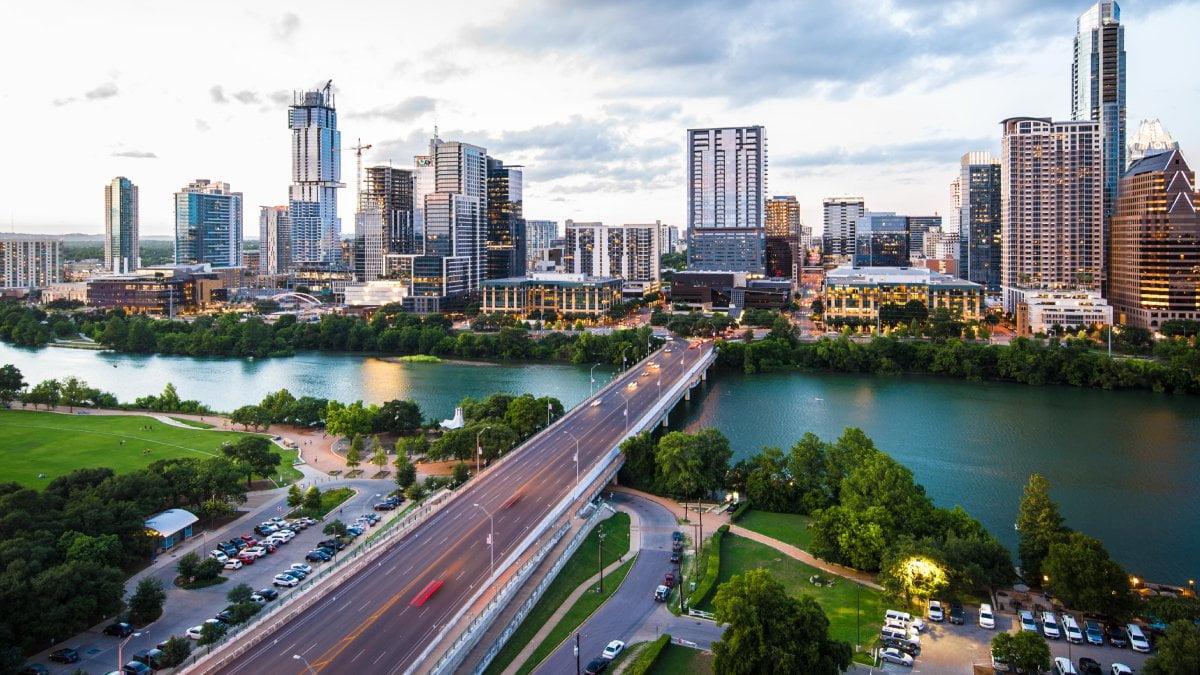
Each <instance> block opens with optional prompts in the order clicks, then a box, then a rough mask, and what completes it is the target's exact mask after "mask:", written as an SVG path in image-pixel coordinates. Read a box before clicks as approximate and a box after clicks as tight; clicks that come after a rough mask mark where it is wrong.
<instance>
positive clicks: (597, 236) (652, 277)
mask: <svg viewBox="0 0 1200 675" xmlns="http://www.w3.org/2000/svg"><path fill="white" fill-rule="evenodd" d="M661 229H662V222H661V221H660V222H655V223H650V224H645V225H638V224H632V225H605V224H603V223H597V222H592V223H577V222H575V221H573V220H568V221H567V224H566V245H565V251H564V256H563V264H564V266H565V267H566V271H567V272H569V273H574V274H586V275H588V276H593V277H619V278H621V279H622V280H623V281H625V282H626V285H627V286H628V285H630V284H640V285H641V286H642V288H643V289H644V288H645V287H646V285H652V284H655V283H658V281H659V278H660V271H661V270H660V263H659V258H660V257H661V255H662V251H661V249H660V248H659V247H660V245H661V244H660V242H661V232H660V230H661Z"/></svg>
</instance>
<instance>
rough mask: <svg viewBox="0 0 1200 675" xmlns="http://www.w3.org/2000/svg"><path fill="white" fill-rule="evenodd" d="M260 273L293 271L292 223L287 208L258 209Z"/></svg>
mask: <svg viewBox="0 0 1200 675" xmlns="http://www.w3.org/2000/svg"><path fill="white" fill-rule="evenodd" d="M258 209H259V210H258V252H259V253H258V264H259V267H258V273H259V274H263V275H271V276H274V275H276V274H287V273H288V272H290V271H292V221H291V219H290V218H288V207H286V206H260V207H258Z"/></svg>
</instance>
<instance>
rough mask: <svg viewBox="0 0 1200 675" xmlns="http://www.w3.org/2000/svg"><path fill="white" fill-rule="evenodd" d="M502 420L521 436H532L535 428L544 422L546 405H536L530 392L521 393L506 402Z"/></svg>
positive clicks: (543, 424)
mask: <svg viewBox="0 0 1200 675" xmlns="http://www.w3.org/2000/svg"><path fill="white" fill-rule="evenodd" d="M504 422H505V424H507V425H508V426H509V427H511V428H512V429H513V430H514V431H516V432H517V433H518V434H520V435H521V437H522V438H528V437H529V436H532V435H533V433H534V432H535V431H537V428H538V427H540V426H545V424H546V406H545V404H542V405H538V400H537V399H535V398H534V397H533V395H532V394H522V395H521V396H518V397H516V398H515V399H513V400H512V402H511V403H509V404H508V410H507V411H505V413H504Z"/></svg>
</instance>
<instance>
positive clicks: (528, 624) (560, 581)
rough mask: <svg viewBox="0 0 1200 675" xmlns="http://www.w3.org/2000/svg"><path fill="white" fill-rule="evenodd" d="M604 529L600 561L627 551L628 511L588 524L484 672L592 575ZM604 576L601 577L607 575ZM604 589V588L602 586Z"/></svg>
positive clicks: (496, 668)
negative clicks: (569, 557)
mask: <svg viewBox="0 0 1200 675" xmlns="http://www.w3.org/2000/svg"><path fill="white" fill-rule="evenodd" d="M602 530H603V532H604V565H605V566H606V567H607V566H608V564H609V563H613V562H616V561H617V557H618V556H623V555H625V554H626V553H628V552H629V515H628V514H625V513H618V514H616V515H614V516H613V517H611V518H608V519H606V520H602V521H600V524H599V525H597V526H596V527H594V528H592V531H591V532H589V533H588V536H587V538H586V539H584V541H583V543H582V544H580V545H579V548H578V549H577V550H576V551H575V553H574V554H573V555H572V556H571V559H570V560H568V561H567V564H566V565H563V568H562V570H561V571H559V573H558V576H557V577H555V578H554V581H553V582H551V583H550V586H548V587H547V588H546V592H545V593H543V594H542V598H541V600H538V602H537V604H536V605H534V606H533V609H531V610H529V614H528V615H527V616H526V617H525V620H524V621H522V622H521V626H520V627H519V628H517V630H516V631H515V632H514V633H513V634H512V637H510V638H509V640H508V642H507V643H505V645H504V648H503V649H501V650H500V653H499V654H497V655H496V658H495V659H494V660H493V661H492V663H491V664H490V665H489V666H488V668H487V670H486V671H485V672H486V673H492V674H493V675H494V674H495V673H501V672H504V669H505V668H507V667H508V664H510V663H511V662H512V660H513V659H515V658H516V657H517V654H520V653H521V650H522V649H524V648H525V645H527V644H529V641H530V640H532V639H533V636H534V635H535V634H537V632H538V631H539V630H541V628H542V626H544V625H545V624H546V622H548V621H549V620H550V617H551V616H552V615H553V614H554V612H555V611H556V610H557V609H558V608H559V607H560V606H561V605H562V604H563V602H565V601H566V599H567V596H569V595H571V591H574V590H575V589H576V588H578V587H579V586H580V584H582V583H584V582H585V581H587V580H588V579H592V580H593V581H594V580H595V579H596V566H597V564H598V563H597V561H596V548H597V546H599V541H598V534H599V532H600V531H602ZM607 578H608V577H605V579H607ZM605 590H608V588H607V587H605Z"/></svg>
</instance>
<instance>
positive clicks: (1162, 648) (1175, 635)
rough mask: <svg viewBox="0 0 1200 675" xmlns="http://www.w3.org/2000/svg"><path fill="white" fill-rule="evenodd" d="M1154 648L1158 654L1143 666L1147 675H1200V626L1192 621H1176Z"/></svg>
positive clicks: (1143, 670) (1168, 627)
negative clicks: (1199, 674) (1193, 674)
mask: <svg viewBox="0 0 1200 675" xmlns="http://www.w3.org/2000/svg"><path fill="white" fill-rule="evenodd" d="M1154 647H1155V649H1157V650H1158V653H1156V654H1155V655H1154V656H1151V657H1150V658H1149V660H1147V661H1146V663H1145V664H1144V665H1143V666H1142V672H1143V673H1145V674H1146V675H1185V674H1189V673H1200V626H1197V625H1196V624H1194V623H1191V622H1190V621H1174V622H1172V623H1171V625H1169V626H1167V633H1166V635H1164V636H1163V637H1162V638H1160V639H1159V640H1158V641H1157V642H1155V644H1154Z"/></svg>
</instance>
